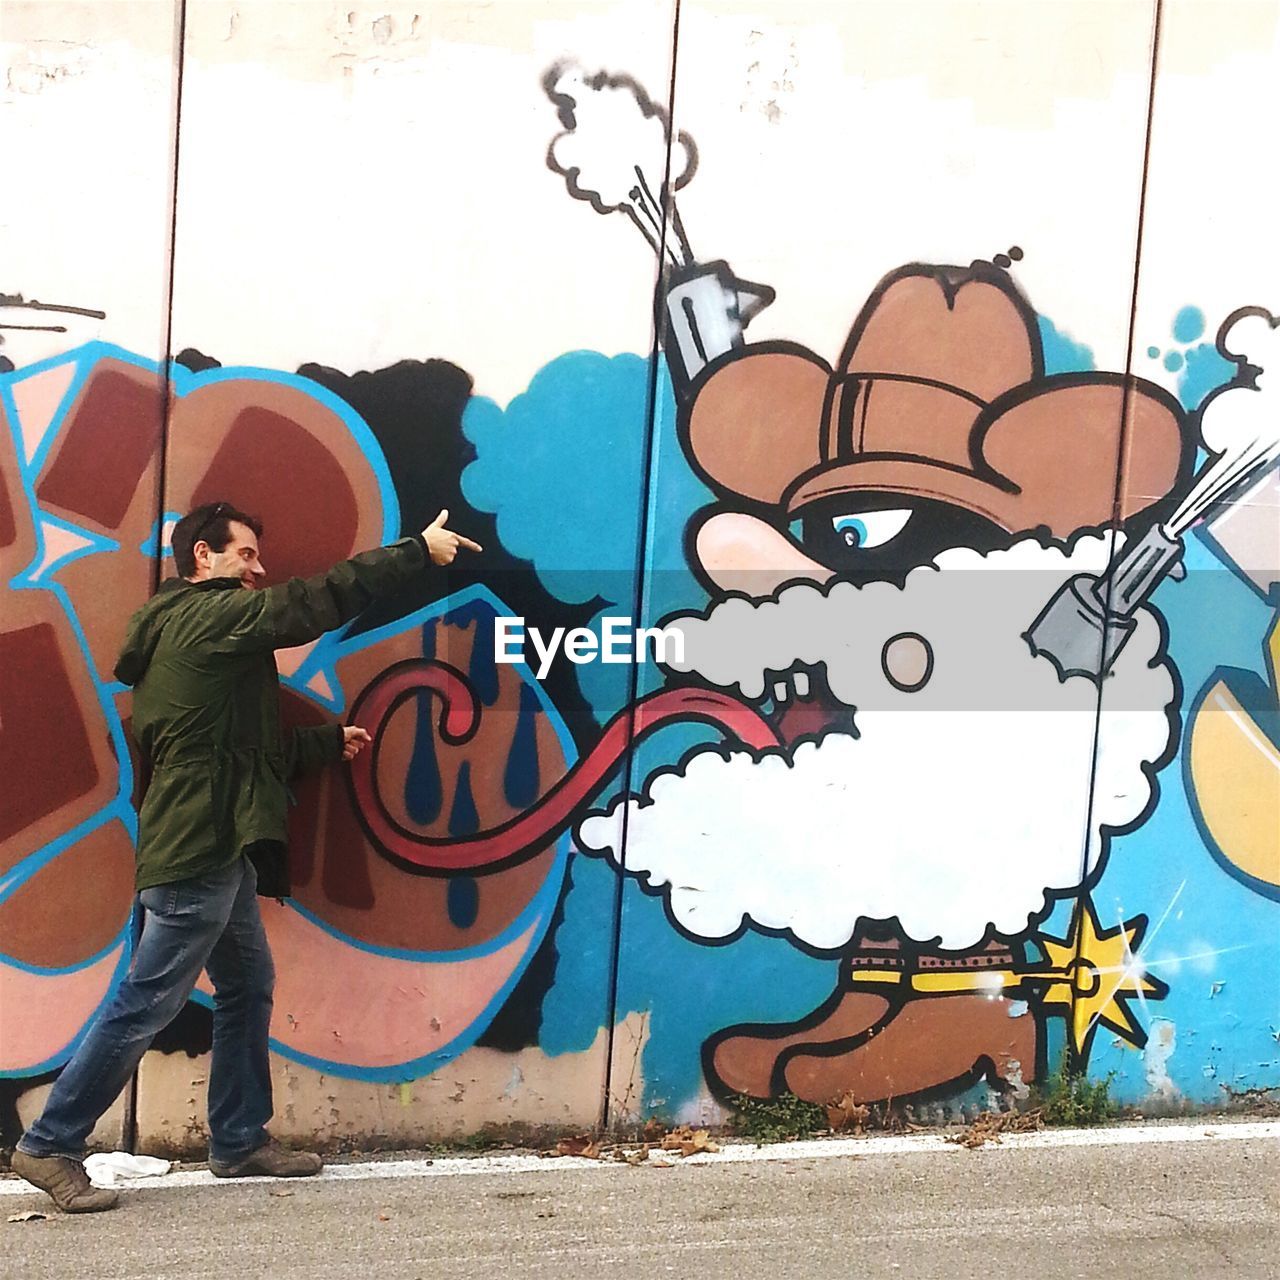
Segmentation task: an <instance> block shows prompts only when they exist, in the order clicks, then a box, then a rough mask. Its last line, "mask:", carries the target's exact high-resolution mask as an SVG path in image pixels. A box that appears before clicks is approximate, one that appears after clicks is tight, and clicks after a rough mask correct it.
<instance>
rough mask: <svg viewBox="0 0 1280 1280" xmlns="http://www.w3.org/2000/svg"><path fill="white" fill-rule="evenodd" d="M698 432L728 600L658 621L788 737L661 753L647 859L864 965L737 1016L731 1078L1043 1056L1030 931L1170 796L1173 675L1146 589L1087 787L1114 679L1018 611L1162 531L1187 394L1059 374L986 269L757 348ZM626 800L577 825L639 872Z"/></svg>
mask: <svg viewBox="0 0 1280 1280" xmlns="http://www.w3.org/2000/svg"><path fill="white" fill-rule="evenodd" d="M681 429H682V441H683V443H684V447H685V449H686V452H687V454H688V457H689V459H690V461H691V463H692V464H693V466H694V468H695V469H696V470H697V472H698V473H699V474H700V476H701V477H702V478H703V479H704V480H705V481H706V483H707V484H708V485H710V486H711V487H712V489H713V490H714V491H715V493H716V495H717V500H716V501H715V502H714V503H713V504H711V505H710V506H708V507H707V508H705V509H704V510H703V511H701V512H700V513H698V515H697V516H695V518H694V520H693V521H692V522H691V526H690V530H689V533H688V538H687V546H688V551H689V556H690V561H691V564H692V565H693V566H694V567H695V570H696V572H697V573H698V575H699V576H700V578H701V580H702V581H703V583H704V584H705V585H706V586H707V587H708V589H709V590H710V591H711V592H712V595H713V601H712V604H711V606H710V608H709V609H708V611H707V612H706V613H705V614H700V615H681V616H678V617H676V618H673V619H667V620H666V625H667V626H668V627H675V628H677V629H681V630H683V632H684V635H685V640H686V656H685V660H684V662H683V663H682V664H680V667H679V669H680V670H681V671H683V672H687V673H688V677H689V678H690V679H693V680H697V681H699V682H705V683H710V684H714V685H718V686H720V687H721V688H724V689H732V690H734V691H735V692H736V693H737V694H739V695H741V696H744V697H745V698H747V699H749V700H752V701H754V702H755V703H756V704H757V705H758V706H759V707H760V709H761V710H762V711H764V712H765V713H766V714H767V715H768V716H769V718H770V719H771V720H772V722H773V724H774V725H775V727H776V728H777V730H778V732H779V735H780V737H781V739H782V740H783V741H784V742H785V743H786V744H787V745H786V749H785V750H784V751H783V752H781V753H772V754H771V753H765V754H764V755H755V756H752V755H751V754H749V753H728V754H726V753H725V752H724V751H723V750H716V751H704V752H702V753H700V754H699V753H694V754H693V755H692V756H691V757H687V758H686V760H685V761H683V762H682V763H681V766H680V767H679V768H678V769H677V770H675V771H674V776H672V772H670V771H668V772H664V773H663V774H661V775H657V776H655V778H653V779H651V780H650V784H649V786H648V788H647V790H646V795H645V796H644V797H642V798H641V799H640V800H638V801H637V800H632V801H630V802H629V804H630V806H631V812H630V818H629V822H628V827H627V835H626V840H625V843H626V856H625V869H626V871H627V872H628V873H631V874H635V875H638V876H640V877H642V878H643V879H645V880H646V881H647V882H648V884H649V886H650V887H651V888H655V889H656V888H661V889H662V891H663V892H664V893H665V894H666V898H667V909H668V913H669V915H670V916H671V918H672V920H673V923H674V924H675V925H676V926H677V927H678V928H680V929H681V930H682V931H683V932H685V933H687V934H688V935H690V936H692V937H694V938H697V939H705V940H717V941H718V940H723V939H725V938H730V937H733V936H736V935H737V933H738V932H740V931H741V930H742V929H744V928H746V927H748V925H754V926H755V927H757V928H759V929H762V930H765V931H772V932H777V933H779V934H782V935H783V936H786V937H788V938H789V939H790V940H791V941H792V942H793V943H795V944H796V945H798V946H801V947H802V948H805V949H807V950H810V951H812V952H814V953H816V954H823V955H830V954H832V953H833V952H834V953H838V954H839V955H840V956H841V957H842V965H841V974H840V979H839V982H838V984H837V987H836V990H835V991H834V992H833V993H832V994H831V996H830V997H829V999H827V1000H826V1001H825V1002H824V1003H823V1004H822V1005H821V1006H820V1007H819V1008H817V1009H815V1010H814V1011H813V1012H812V1013H810V1014H809V1015H808V1016H807V1017H805V1018H802V1019H800V1020H799V1021H797V1022H794V1023H787V1024H761V1023H744V1024H741V1025H736V1026H731V1027H728V1028H726V1029H724V1030H722V1031H720V1032H719V1033H717V1034H716V1035H714V1036H713V1037H712V1038H711V1039H710V1040H709V1041H708V1042H707V1043H706V1044H705V1046H704V1049H703V1061H704V1069H705V1072H706V1075H707V1078H708V1080H709V1082H710V1083H711V1085H712V1087H713V1089H715V1090H716V1091H717V1092H719V1093H721V1094H726V1093H741V1094H749V1095H755V1096H769V1095H772V1094H776V1093H779V1092H782V1091H784V1090H790V1091H791V1092H793V1093H795V1094H796V1095H798V1096H799V1097H801V1098H805V1099H808V1100H811V1101H815V1102H828V1101H830V1100H832V1099H835V1098H839V1097H842V1096H849V1095H852V1096H854V1097H856V1098H857V1099H858V1100H859V1101H862V1102H874V1101H879V1100H884V1099H889V1098H896V1099H902V1098H905V1097H909V1096H912V1095H918V1094H921V1093H923V1092H926V1091H930V1090H934V1089H939V1088H942V1087H944V1086H956V1085H963V1084H964V1083H965V1082H966V1081H969V1080H973V1079H975V1078H977V1077H979V1076H982V1075H986V1076H987V1077H988V1078H989V1079H990V1080H991V1081H992V1082H993V1083H996V1084H997V1085H1001V1084H1006V1083H1016V1082H1017V1081H1019V1080H1022V1081H1027V1080H1030V1079H1032V1078H1033V1077H1034V1074H1035V1073H1036V1072H1037V1071H1038V1070H1041V1069H1043V1062H1042V1061H1041V1059H1042V1057H1043V1036H1042V1034H1041V1031H1040V1027H1039V1013H1038V1012H1036V1011H1037V1010H1039V1011H1041V1012H1042V1010H1043V1004H1044V1003H1045V1001H1044V1000H1043V999H1042V997H1044V995H1045V991H1046V988H1045V987H1044V986H1043V985H1038V984H1037V982H1036V980H1035V979H1034V977H1030V978H1029V977H1028V976H1027V973H1028V968H1030V969H1031V970H1034V969H1035V963H1034V962H1033V963H1032V964H1031V965H1030V966H1028V965H1027V964H1026V963H1025V957H1024V956H1023V955H1022V954H1021V952H1022V944H1023V943H1024V942H1025V941H1026V940H1027V938H1028V937H1029V935H1030V932H1031V930H1032V929H1033V927H1034V926H1035V925H1036V924H1037V923H1038V922H1040V921H1042V920H1043V919H1044V918H1045V916H1046V915H1047V914H1048V912H1049V910H1050V908H1051V906H1052V903H1053V901H1054V900H1055V899H1056V898H1062V897H1068V896H1073V895H1075V894H1077V893H1079V892H1080V891H1081V889H1082V887H1085V886H1087V885H1088V884H1090V883H1092V882H1093V880H1094V879H1095V878H1096V876H1097V874H1098V873H1099V871H1100V869H1101V866H1102V864H1103V861H1104V860H1105V856H1106V846H1107V840H1108V837H1109V835H1110V834H1113V833H1114V832H1117V831H1121V830H1126V829H1131V828H1132V827H1133V826H1136V825H1138V824H1139V823H1140V822H1141V821H1142V820H1143V819H1144V818H1145V817H1146V815H1147V813H1148V812H1149V811H1150V808H1151V805H1152V803H1153V801H1154V788H1153V783H1152V779H1153V777H1154V774H1155V771H1156V770H1157V769H1158V768H1159V767H1161V765H1162V764H1164V763H1166V762H1167V759H1168V757H1169V754H1170V748H1171V745H1172V741H1173V734H1174V727H1175V720H1174V715H1175V711H1176V700H1177V692H1176V691H1177V681H1176V678H1175V675H1174V673H1173V671H1172V668H1171V667H1170V665H1169V663H1168V661H1167V658H1166V655H1165V649H1164V638H1165V637H1164V628H1163V625H1162V624H1161V622H1160V620H1159V618H1158V617H1157V615H1155V614H1154V613H1153V612H1152V611H1151V610H1149V609H1146V608H1143V609H1142V610H1141V611H1140V613H1141V617H1140V619H1139V625H1138V632H1137V638H1135V639H1132V640H1131V641H1130V642H1129V644H1128V647H1127V648H1126V650H1125V651H1124V652H1123V653H1122V654H1121V655H1120V657H1119V659H1118V660H1117V662H1116V665H1115V667H1114V670H1113V671H1112V673H1111V675H1110V676H1109V677H1108V683H1107V686H1106V687H1107V690H1108V693H1107V695H1106V696H1107V697H1108V698H1109V699H1110V698H1112V696H1113V695H1112V693H1111V692H1110V691H1111V690H1114V691H1115V695H1114V696H1115V701H1114V702H1113V703H1112V707H1113V710H1114V714H1112V712H1109V711H1108V712H1104V714H1103V716H1102V721H1103V723H1102V729H1101V733H1100V735H1099V737H1098V739H1097V742H1098V743H1099V744H1100V747H1099V750H1098V752H1097V755H1098V759H1097V762H1096V765H1097V777H1098V783H1097V786H1096V788H1094V791H1095V792H1096V797H1095V799H1094V800H1093V802H1092V803H1089V802H1088V800H1087V797H1088V795H1089V794H1090V777H1091V770H1092V769H1093V768H1094V763H1095V762H1094V758H1093V757H1094V747H1095V738H1094V730H1095V727H1096V726H1095V724H1094V718H1095V716H1096V715H1097V712H1098V689H1097V686H1096V685H1095V684H1093V683H1092V682H1091V681H1089V680H1087V679H1081V678H1079V677H1072V678H1064V677H1063V676H1062V674H1061V673H1060V672H1059V671H1058V670H1056V669H1055V668H1054V667H1053V666H1052V664H1051V663H1049V662H1048V661H1047V660H1046V659H1045V658H1043V657H1036V656H1035V655H1034V654H1033V653H1032V651H1031V649H1030V648H1029V646H1028V645H1027V643H1026V641H1025V640H1024V639H1023V633H1024V632H1025V630H1026V628H1027V627H1028V626H1029V625H1030V623H1031V622H1032V620H1033V619H1034V618H1035V617H1036V615H1037V613H1038V612H1039V611H1040V609H1041V608H1042V606H1043V605H1044V603H1045V601H1046V600H1048V599H1049V598H1050V597H1051V596H1052V595H1053V594H1054V592H1055V590H1057V589H1058V587H1059V586H1060V585H1061V584H1062V583H1063V582H1064V581H1065V580H1066V578H1067V577H1068V576H1070V574H1071V573H1073V572H1076V571H1079V569H1080V568H1082V567H1084V566H1091V567H1092V569H1093V571H1094V572H1097V571H1099V570H1100V568H1101V567H1102V566H1103V565H1105V563H1106V558H1107V552H1108V549H1109V541H1108V538H1107V537H1106V536H1105V534H1104V531H1105V530H1108V529H1110V528H1114V527H1115V526H1117V525H1119V526H1123V527H1124V528H1125V529H1126V530H1129V529H1131V528H1132V527H1133V526H1134V525H1137V526H1139V527H1141V526H1143V525H1145V524H1149V523H1150V522H1151V521H1152V520H1153V519H1154V518H1156V516H1157V515H1158V514H1159V511H1160V509H1161V508H1160V504H1161V503H1162V501H1163V500H1164V499H1165V498H1166V496H1167V495H1170V494H1171V493H1172V492H1173V491H1174V490H1176V489H1177V488H1178V487H1179V486H1180V485H1181V484H1183V482H1185V480H1186V478H1187V477H1188V475H1189V473H1190V466H1191V463H1192V459H1193V452H1194V446H1193V439H1192V436H1191V434H1190V433H1189V430H1188V424H1187V422H1186V420H1185V417H1184V415H1183V414H1182V412H1181V410H1180V408H1179V406H1178V404H1177V403H1176V402H1175V401H1174V400H1173V399H1172V398H1171V397H1170V396H1169V395H1167V394H1166V393H1165V392H1164V391H1162V390H1161V389H1159V388H1158V387H1156V386H1154V385H1152V384H1150V383H1147V382H1143V381H1141V380H1139V379H1136V378H1128V377H1125V376H1124V375H1121V374H1112V373H1071V374H1060V375H1053V376H1046V375H1045V372H1044V357H1043V351H1042V345H1041V339H1040V334H1039V329H1038V326H1037V323H1036V317H1035V314H1034V312H1033V311H1032V309H1031V307H1030V305H1029V304H1028V303H1027V301H1026V299H1025V298H1024V297H1023V296H1022V295H1021V293H1020V292H1019V291H1018V289H1017V288H1016V286H1015V285H1014V284H1013V282H1012V281H1011V280H1010V278H1009V276H1008V275H1007V274H1006V272H1005V271H1003V270H1001V269H999V268H997V267H996V266H994V265H992V264H990V263H985V262H976V263H974V264H972V265H971V266H969V267H967V268H957V267H936V266H923V265H912V266H907V267H904V268H902V269H900V270H898V271H895V272H893V273H892V274H891V275H889V276H888V277H886V278H885V279H884V280H883V281H882V282H881V284H880V285H879V286H878V287H877V289H876V290H875V291H874V293H873V294H872V296H871V298H870V299H869V300H868V302H867V303H866V305H865V306H864V307H863V309H862V311H861V313H860V314H859V315H858V318H857V320H856V321H855V323H854V325H853V329H852V331H851V333H850V336H849V339H848V341H847V343H846V345H845V348H844V352H843V354H842V356H841V358H840V361H839V364H838V366H837V368H836V369H835V370H832V369H831V368H830V367H829V366H828V365H827V364H826V363H825V362H824V361H823V360H822V359H821V358H820V357H819V356H817V355H815V354H814V353H813V352H811V351H809V350H806V349H804V348H802V347H799V346H796V345H794V344H789V343H760V344H755V345H750V346H745V347H738V348H735V349H734V350H732V351H730V352H728V353H727V354H726V355H725V356H723V357H721V358H720V359H719V360H717V361H715V362H713V363H712V364H711V365H710V366H709V367H708V368H707V369H706V370H704V371H703V373H702V374H701V375H700V376H699V378H698V379H696V380H695V381H694V383H693V385H692V387H691V388H690V394H689V397H688V399H687V400H686V403H685V406H684V409H683V413H682V421H681ZM1118 468H1119V469H1120V483H1119V484H1117V469H1118ZM677 678H678V677H677ZM620 817H621V810H620V805H619V804H615V805H614V806H613V808H612V809H611V810H610V811H609V812H608V813H605V814H599V815H595V816H593V817H591V818H588V819H587V820H586V821H585V822H584V823H583V824H582V825H581V827H580V829H579V841H580V844H581V845H582V847H583V848H584V850H585V851H587V852H592V851H595V852H601V853H606V854H607V855H608V856H610V857H611V858H612V859H614V860H615V861H618V862H619V865H622V862H621V859H620V858H619V855H618V852H617V851H618V849H619V847H620V845H621V843H622V840H621V831H620ZM1092 976H1093V977H1094V978H1096V975H1092ZM1027 1000H1029V1001H1030V1002H1031V1007H1032V1011H1033V1012H1032V1016H1011V1015H1017V1014H1019V1013H1022V1012H1025V1010H1026V1006H1025V1005H1023V1004H1021V1003H1016V1002H1022V1001H1027Z"/></svg>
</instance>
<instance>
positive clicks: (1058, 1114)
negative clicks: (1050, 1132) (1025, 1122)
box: [1030, 1064, 1120, 1128]
mask: <svg viewBox="0 0 1280 1280" xmlns="http://www.w3.org/2000/svg"><path fill="white" fill-rule="evenodd" d="M1114 1078H1115V1072H1114V1071H1109V1072H1107V1074H1106V1075H1105V1076H1103V1077H1102V1078H1101V1079H1100V1080H1090V1079H1089V1077H1088V1076H1087V1075H1084V1074H1081V1073H1079V1072H1074V1073H1073V1072H1071V1071H1068V1070H1067V1068H1066V1066H1065V1064H1059V1066H1058V1067H1057V1069H1056V1070H1055V1071H1054V1072H1053V1074H1052V1075H1050V1076H1049V1077H1048V1078H1047V1079H1046V1080H1045V1082H1044V1084H1043V1085H1041V1086H1036V1087H1033V1088H1032V1090H1031V1104H1030V1105H1031V1108H1032V1109H1033V1110H1036V1111H1039V1113H1040V1118H1041V1119H1042V1120H1043V1121H1044V1123H1045V1124H1047V1125H1059V1126H1063V1127H1065V1128H1078V1127H1080V1126H1082V1125H1093V1124H1105V1123H1106V1122H1107V1121H1108V1120H1114V1119H1115V1118H1116V1117H1117V1116H1118V1115H1119V1114H1120V1106H1119V1104H1118V1103H1117V1102H1116V1100H1115V1099H1114V1098H1113V1097H1112V1096H1111V1081H1112V1080H1113V1079H1114Z"/></svg>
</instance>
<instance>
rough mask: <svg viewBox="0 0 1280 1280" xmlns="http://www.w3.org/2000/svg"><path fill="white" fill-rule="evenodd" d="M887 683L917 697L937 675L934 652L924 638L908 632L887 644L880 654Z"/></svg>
mask: <svg viewBox="0 0 1280 1280" xmlns="http://www.w3.org/2000/svg"><path fill="white" fill-rule="evenodd" d="M880 665H881V667H882V668H883V669H884V674H885V679H886V680H888V681H889V683H890V684H891V685H893V687H894V688H895V689H901V690H902V691H903V693H916V692H917V691H918V690H920V689H923V688H924V687H925V685H927V684H928V683H929V677H930V676H931V675H933V648H932V646H931V645H930V644H929V642H928V641H927V640H926V639H925V638H924V636H922V635H917V634H916V633H915V632H914V631H904V632H902V633H901V634H900V635H896V636H894V637H893V638H892V639H891V640H889V641H887V642H886V644H885V646H884V649H883V650H881V653H880Z"/></svg>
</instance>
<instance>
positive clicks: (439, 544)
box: [422, 507, 484, 565]
mask: <svg viewBox="0 0 1280 1280" xmlns="http://www.w3.org/2000/svg"><path fill="white" fill-rule="evenodd" d="M448 518H449V509H448V508H447V507H446V508H445V509H444V510H443V511H442V512H441V513H440V514H439V515H438V516H436V518H435V519H434V520H433V521H432V522H431V523H430V524H429V525H427V527H426V528H425V529H423V531H422V539H423V541H424V542H425V543H426V544H427V555H429V556H430V557H431V563H432V564H438V565H446V564H452V563H453V559H454V557H455V556H456V555H457V554H458V548H459V547H465V548H466V549H467V550H468V551H483V550H484V548H483V547H481V545H480V544H479V543H478V542H472V541H471V539H470V538H464V537H463V536H462V534H460V533H454V532H453V530H452V529H446V528H445V521H446V520H448Z"/></svg>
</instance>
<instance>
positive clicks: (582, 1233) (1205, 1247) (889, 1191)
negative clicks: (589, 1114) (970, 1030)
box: [0, 1136, 1280, 1280]
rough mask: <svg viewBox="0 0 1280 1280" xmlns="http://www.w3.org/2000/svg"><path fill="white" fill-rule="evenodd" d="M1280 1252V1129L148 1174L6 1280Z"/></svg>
mask: <svg viewBox="0 0 1280 1280" xmlns="http://www.w3.org/2000/svg"><path fill="white" fill-rule="evenodd" d="M281 1193H288V1194H281ZM43 1207H47V1201H45V1200H44V1199H43V1197H41V1196H38V1195H33V1194H25V1193H24V1194H21V1195H18V1194H7V1195H4V1196H3V1197H0V1216H2V1217H3V1218H8V1217H9V1216H10V1215H13V1214H17V1213H21V1212H22V1211H24V1210H27V1209H39V1208H43ZM1278 1259H1280V1138H1277V1137H1274V1136H1272V1137H1258V1138H1248V1139H1233V1140H1231V1141H1218V1140H1214V1141H1198V1142H1168V1143H1162V1144H1158V1145H1142V1146H1105V1145H1104V1146H1085V1147H1071V1146H1061V1147H1058V1146H1055V1147H1045V1148H1038V1149H1027V1148H1011V1147H1008V1146H1001V1147H985V1148H982V1149H980V1150H976V1151H966V1150H962V1149H960V1148H958V1147H948V1148H946V1149H945V1150H933V1151H913V1152H908V1153H901V1154H868V1155H861V1154H858V1155H844V1156H837V1157H826V1158H806V1159H776V1160H770V1161H767V1162H747V1161H743V1162H740V1163H733V1164H702V1165H700V1164H696V1163H691V1162H685V1163H679V1164H675V1165H673V1166H671V1167H667V1168H654V1167H645V1166H641V1167H638V1168H631V1167H628V1166H626V1165H612V1166H609V1167H605V1168H600V1167H592V1168H570V1167H567V1166H566V1165H565V1163H564V1162H552V1161H548V1162H544V1167H542V1168H541V1169H539V1170H537V1171H534V1172H528V1173H481V1174H467V1175H465V1176H450V1177H443V1176H402V1177H352V1178H343V1179H336V1178H329V1177H326V1178H323V1179H320V1180H306V1181H294V1182H252V1183H239V1184H236V1183H223V1184H218V1185H216V1186H176V1187H174V1186H169V1187H149V1188H142V1189H138V1190H132V1191H129V1192H127V1193H126V1194H125V1196H124V1197H123V1198H122V1203H121V1206H120V1207H119V1208H118V1209H116V1210H114V1211H112V1212H110V1213H107V1214H99V1215H93V1216H86V1217H55V1218H52V1219H49V1220H46V1221H31V1222H23V1223H13V1222H3V1221H0V1275H2V1276H3V1277H4V1280H10V1277H12V1278H13V1280H19V1278H20V1277H21V1278H22V1280H67V1278H68V1277H76V1276H84V1277H86V1278H88V1280H126V1278H129V1280H132V1278H134V1277H136V1278H137V1280H158V1278H160V1277H183V1280H214V1278H217V1280H221V1278H222V1277H235V1278H236V1280H246V1278H256V1277H259V1276H268V1275H269V1276H270V1277H271V1278H272V1280H292V1278H293V1277H298V1278H299V1280H301V1278H302V1277H305V1278H306V1280H372V1278H374V1277H382V1276H388V1277H391V1276H394V1277H396V1278H397V1280H412V1278H413V1277H422V1278H424V1280H425V1278H426V1277H449V1278H453V1277H457V1278H459V1280H461V1278H463V1277H468V1278H469V1277H482V1276H483V1277H486V1278H488V1277H494V1276H501V1277H504V1278H505V1277H510V1276H520V1277H546V1278H547V1280H551V1278H554V1280H577V1278H578V1277H582V1278H584V1280H585V1278H586V1277H591V1278H592V1280H599V1277H601V1276H605V1277H608V1278H609V1280H626V1278H629V1277H637V1278H640V1277H644V1280H652V1278H653V1277H654V1276H662V1275H667V1274H672V1275H696V1276H698V1277H700V1278H705V1280H715V1278H719V1277H726V1278H727V1277H732V1278H733V1280H740V1278H741V1277H753V1276H760V1277H770V1278H771V1280H772V1278H788V1280H789V1278H791V1277H795V1278H796V1280H800V1278H801V1277H803V1278H804V1280H813V1278H814V1277H827V1276H832V1277H835V1276H840V1277H858V1278H861V1277H878V1276H891V1277H896V1278H899V1280H906V1278H907V1277H930V1278H935V1277H944V1278H945V1280H962V1278H964V1277H970V1276H972V1277H975V1278H976V1277H981V1278H982V1280H997V1278H1000V1277H1010V1276H1024V1277H1037V1276H1044V1277H1052V1278H1053V1280H1066V1278H1067V1277H1074V1276H1088V1277H1097V1276H1101V1275H1117V1274H1118V1275H1154V1276H1158V1277H1160V1280H1174V1278H1176V1277H1184V1276H1185V1277H1201V1276H1203V1277H1219V1276H1241V1277H1255V1276H1256V1277H1259V1280H1261V1278H1263V1277H1266V1278H1267V1280H1272V1277H1275V1276H1276V1275H1277V1274H1280V1262H1278Z"/></svg>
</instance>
